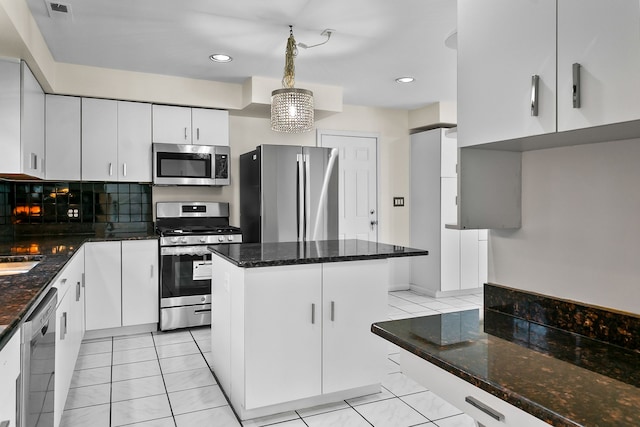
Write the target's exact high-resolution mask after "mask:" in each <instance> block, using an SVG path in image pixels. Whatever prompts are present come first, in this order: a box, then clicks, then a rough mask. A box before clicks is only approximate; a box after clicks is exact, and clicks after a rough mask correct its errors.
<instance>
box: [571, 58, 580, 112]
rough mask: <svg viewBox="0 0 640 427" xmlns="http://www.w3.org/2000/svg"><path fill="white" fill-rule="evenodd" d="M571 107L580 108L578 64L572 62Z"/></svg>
mask: <svg viewBox="0 0 640 427" xmlns="http://www.w3.org/2000/svg"><path fill="white" fill-rule="evenodd" d="M572 89H573V90H572V92H573V93H572V96H573V108H580V64H578V63H577V62H576V63H575V64H573V87H572Z"/></svg>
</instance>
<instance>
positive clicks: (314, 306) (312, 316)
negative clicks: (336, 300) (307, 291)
mask: <svg viewBox="0 0 640 427" xmlns="http://www.w3.org/2000/svg"><path fill="white" fill-rule="evenodd" d="M315 323H316V305H315V304H311V324H312V325H315Z"/></svg>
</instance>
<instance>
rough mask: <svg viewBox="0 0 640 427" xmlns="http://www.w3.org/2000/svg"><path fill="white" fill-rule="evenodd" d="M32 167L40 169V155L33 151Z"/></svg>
mask: <svg viewBox="0 0 640 427" xmlns="http://www.w3.org/2000/svg"><path fill="white" fill-rule="evenodd" d="M31 169H34V170H38V155H37V154H36V153H31Z"/></svg>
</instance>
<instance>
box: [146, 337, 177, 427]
mask: <svg viewBox="0 0 640 427" xmlns="http://www.w3.org/2000/svg"><path fill="white" fill-rule="evenodd" d="M151 340H152V341H153V350H154V351H155V353H156V362H158V367H159V368H160V376H161V377H162V384H163V385H164V392H165V395H166V396H167V402H168V403H169V410H170V411H171V419H172V420H173V425H174V426H177V425H178V423H176V415H175V414H174V412H173V405H172V404H171V399H169V390H167V383H166V381H165V380H164V373H163V372H162V364H161V363H160V355H158V349H157V348H156V340H155V338H154V336H153V334H151Z"/></svg>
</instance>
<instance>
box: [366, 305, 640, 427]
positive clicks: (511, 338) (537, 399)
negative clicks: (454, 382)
mask: <svg viewBox="0 0 640 427" xmlns="http://www.w3.org/2000/svg"><path fill="white" fill-rule="evenodd" d="M452 315H455V314H454V313H452V314H443V315H436V316H425V317H417V318H412V319H402V320H394V321H387V322H378V323H374V324H373V325H372V327H371V330H372V332H373V333H375V334H377V335H379V336H381V337H383V338H385V339H387V340H388V341H390V342H392V343H394V344H396V345H398V346H400V347H401V348H403V349H405V350H407V351H409V352H411V353H413V354H415V355H417V356H419V357H421V358H422V359H424V360H426V361H428V362H431V363H433V364H434V365H436V366H438V367H440V368H442V369H444V370H446V371H448V372H450V373H451V374H453V375H456V376H458V377H460V378H462V379H463V380H465V381H467V382H469V383H471V384H473V385H474V386H476V387H479V388H481V389H483V390H484V391H486V392H488V393H491V394H492V395H494V396H497V397H498V398H500V399H502V400H505V401H506V402H508V403H510V404H512V405H514V406H516V407H518V408H520V409H522V410H523V411H525V412H528V413H530V414H532V415H533V416H535V417H538V418H540V419H542V420H544V421H546V422H547V423H549V424H551V425H555V426H638V425H640V388H638V387H640V383H639V381H638V378H640V375H639V373H640V353H638V352H635V351H633V350H628V349H624V348H621V347H618V346H615V345H612V344H607V343H603V342H600V341H596V340H591V339H588V338H585V337H582V336H577V335H575V334H572V333H569V332H565V331H561V330H558V329H553V328H551V329H548V330H544V331H543V330H541V331H539V332H541V333H536V335H535V339H532V340H529V341H526V340H522V337H520V336H518V333H519V331H517V330H516V329H513V328H512V329H508V328H504V327H503V326H507V325H489V327H487V325H484V324H483V323H482V322H480V323H479V324H478V323H476V325H479V326H470V327H469V326H468V325H469V323H467V328H466V329H465V328H463V332H464V331H466V335H465V336H463V339H462V340H459V342H457V343H451V344H442V341H438V340H437V339H433V337H432V334H429V333H425V331H433V330H434V329H436V330H437V329H438V326H437V325H449V326H450V327H453V328H456V327H457V328H458V330H460V321H458V322H457V323H456V322H452V321H451V319H450V317H451V316H452ZM489 321H490V320H487V319H486V318H485V322H489ZM463 323H464V322H463ZM436 324H437V325H436ZM434 325H436V326H434ZM445 329H446V328H445ZM497 329H501V330H500V333H499V335H500V336H501V337H502V338H498V337H497V336H495V335H492V334H489V333H486V332H484V331H485V330H492V331H495V330H497ZM570 355H573V357H570Z"/></svg>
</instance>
